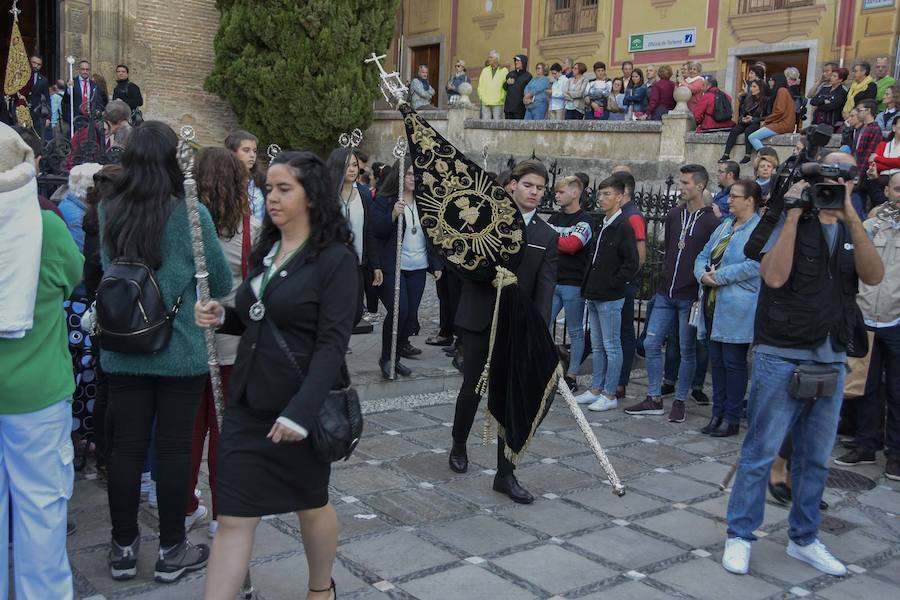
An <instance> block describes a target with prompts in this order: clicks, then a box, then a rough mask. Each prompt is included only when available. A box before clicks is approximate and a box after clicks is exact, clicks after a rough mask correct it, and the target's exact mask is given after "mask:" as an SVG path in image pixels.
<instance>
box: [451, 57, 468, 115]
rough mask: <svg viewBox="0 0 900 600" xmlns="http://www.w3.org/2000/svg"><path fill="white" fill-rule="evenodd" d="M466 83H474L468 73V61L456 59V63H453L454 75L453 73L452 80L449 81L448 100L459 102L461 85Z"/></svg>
mask: <svg viewBox="0 0 900 600" xmlns="http://www.w3.org/2000/svg"><path fill="white" fill-rule="evenodd" d="M464 83H468V84H469V85H471V84H472V82H471V81H470V80H469V74H468V73H466V63H465V62H463V61H461V60H458V61H456V64H455V65H453V75H451V76H450V80H449V81H447V101H448V102H449V103H450V104H456V103H457V102H459V98H460V94H459V86H461V85H462V84H464Z"/></svg>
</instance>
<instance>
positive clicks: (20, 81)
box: [3, 20, 31, 122]
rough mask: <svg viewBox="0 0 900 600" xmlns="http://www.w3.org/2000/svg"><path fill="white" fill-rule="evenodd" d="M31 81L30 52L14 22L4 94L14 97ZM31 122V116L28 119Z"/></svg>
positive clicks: (17, 25)
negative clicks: (27, 50)
mask: <svg viewBox="0 0 900 600" xmlns="http://www.w3.org/2000/svg"><path fill="white" fill-rule="evenodd" d="M29 81H31V64H30V63H29V62H28V52H26V50H25V42H24V41H22V32H21V31H19V22H18V20H15V21H13V26H12V35H11V36H10V38H9V58H8V59H7V61H6V80H5V81H4V82H3V93H4V94H6V95H7V96H12V95H13V94H15V93H17V92H18V91H19V90H21V89H22V88H23V87H25V86H26V85H28V82H29ZM28 121H29V122H31V116H29V117H28Z"/></svg>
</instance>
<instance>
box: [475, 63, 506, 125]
mask: <svg viewBox="0 0 900 600" xmlns="http://www.w3.org/2000/svg"><path fill="white" fill-rule="evenodd" d="M508 73H509V69H507V68H506V67H501V66H500V53H499V52H497V51H496V50H491V51H490V52H488V65H487V66H486V67H485V68H484V69H482V70H481V75H480V76H479V77H478V97H479V98H481V118H482V119H502V118H503V103H504V102H505V101H506V90H504V89H503V82H505V81H506V75H507V74H508Z"/></svg>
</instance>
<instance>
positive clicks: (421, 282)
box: [372, 158, 442, 379]
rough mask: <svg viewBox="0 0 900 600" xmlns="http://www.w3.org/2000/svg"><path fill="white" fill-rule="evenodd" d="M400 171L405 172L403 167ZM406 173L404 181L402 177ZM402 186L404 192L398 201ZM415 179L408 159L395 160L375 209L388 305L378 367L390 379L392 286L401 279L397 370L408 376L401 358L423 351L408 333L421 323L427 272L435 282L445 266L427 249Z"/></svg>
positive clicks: (384, 300) (384, 297)
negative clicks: (399, 248)
mask: <svg viewBox="0 0 900 600" xmlns="http://www.w3.org/2000/svg"><path fill="white" fill-rule="evenodd" d="M401 169H402V171H401ZM401 177H402V179H401ZM400 186H403V187H402V190H403V196H402V199H400V200H398V197H399V193H400V189H401V187H400ZM414 190H415V179H414V176H413V169H412V164H411V163H410V159H409V158H406V159H405V160H404V161H403V163H400V161H397V162H396V163H395V164H394V167H393V168H392V169H391V172H390V173H389V174H388V176H387V177H386V178H385V180H384V185H383V186H382V188H381V189H379V190H378V197H377V198H375V204H374V205H373V207H372V227H373V230H374V233H375V237H376V238H377V239H378V241H379V242H380V255H381V264H382V266H383V268H384V284H382V286H381V302H382V303H383V304H384V307H385V308H386V309H387V311H388V313H387V316H386V317H385V318H384V327H383V328H382V333H381V357H380V358H379V360H378V366H379V367H381V374H382V375H383V376H384V378H385V379H388V378H389V377H390V359H391V342H392V333H393V332H392V329H393V326H392V324H393V319H394V310H395V307H394V285H395V281H396V277H400V303H399V306H398V307H396V310H397V311H398V313H399V315H398V321H397V353H396V356H394V359H395V360H396V361H397V362H396V365H395V370H396V372H397V373H398V374H400V375H403V376H404V377H407V376H409V375H410V374H411V373H412V372H411V371H410V370H409V367H407V366H406V365H404V364H403V363H401V362H400V357H405V358H414V357H416V356H418V355H419V354H421V353H422V350H421V349H420V348H416V347H414V346H413V345H412V344H410V343H409V337H410V335H412V331H413V329H414V328H415V326H416V323H417V322H418V318H417V315H418V313H419V304H420V303H421V302H422V294H423V293H424V292H425V274H426V272H427V271H429V270H430V271H432V273H433V274H434V278H435V280H438V279H440V278H441V275H442V271H441V264H440V262H438V260H437V258H436V257H435V256H434V255H433V254H431V253H430V252H429V251H428V242H427V240H426V238H425V232H424V231H423V230H422V223H421V222H420V221H419V213H418V211H417V209H416V199H415V196H414V195H413V191H414ZM401 214H403V232H402V233H399V235H402V236H403V237H402V240H403V241H402V242H401V258H400V272H399V273H396V272H395V271H396V269H397V235H398V229H399V227H398V222H399V217H400V215H401Z"/></svg>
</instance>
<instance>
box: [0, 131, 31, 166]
mask: <svg viewBox="0 0 900 600" xmlns="http://www.w3.org/2000/svg"><path fill="white" fill-rule="evenodd" d="M26 162H27V163H32V164H33V163H34V152H33V151H32V150H31V146H29V145H28V144H26V143H25V140H23V139H22V136H20V135H19V134H18V133H16V130H15V129H13V128H12V127H10V126H9V125H7V124H5V123H0V173H3V172H5V171H9V170H10V169H12V168H13V167H17V166H19V165H21V164H22V163H26Z"/></svg>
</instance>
